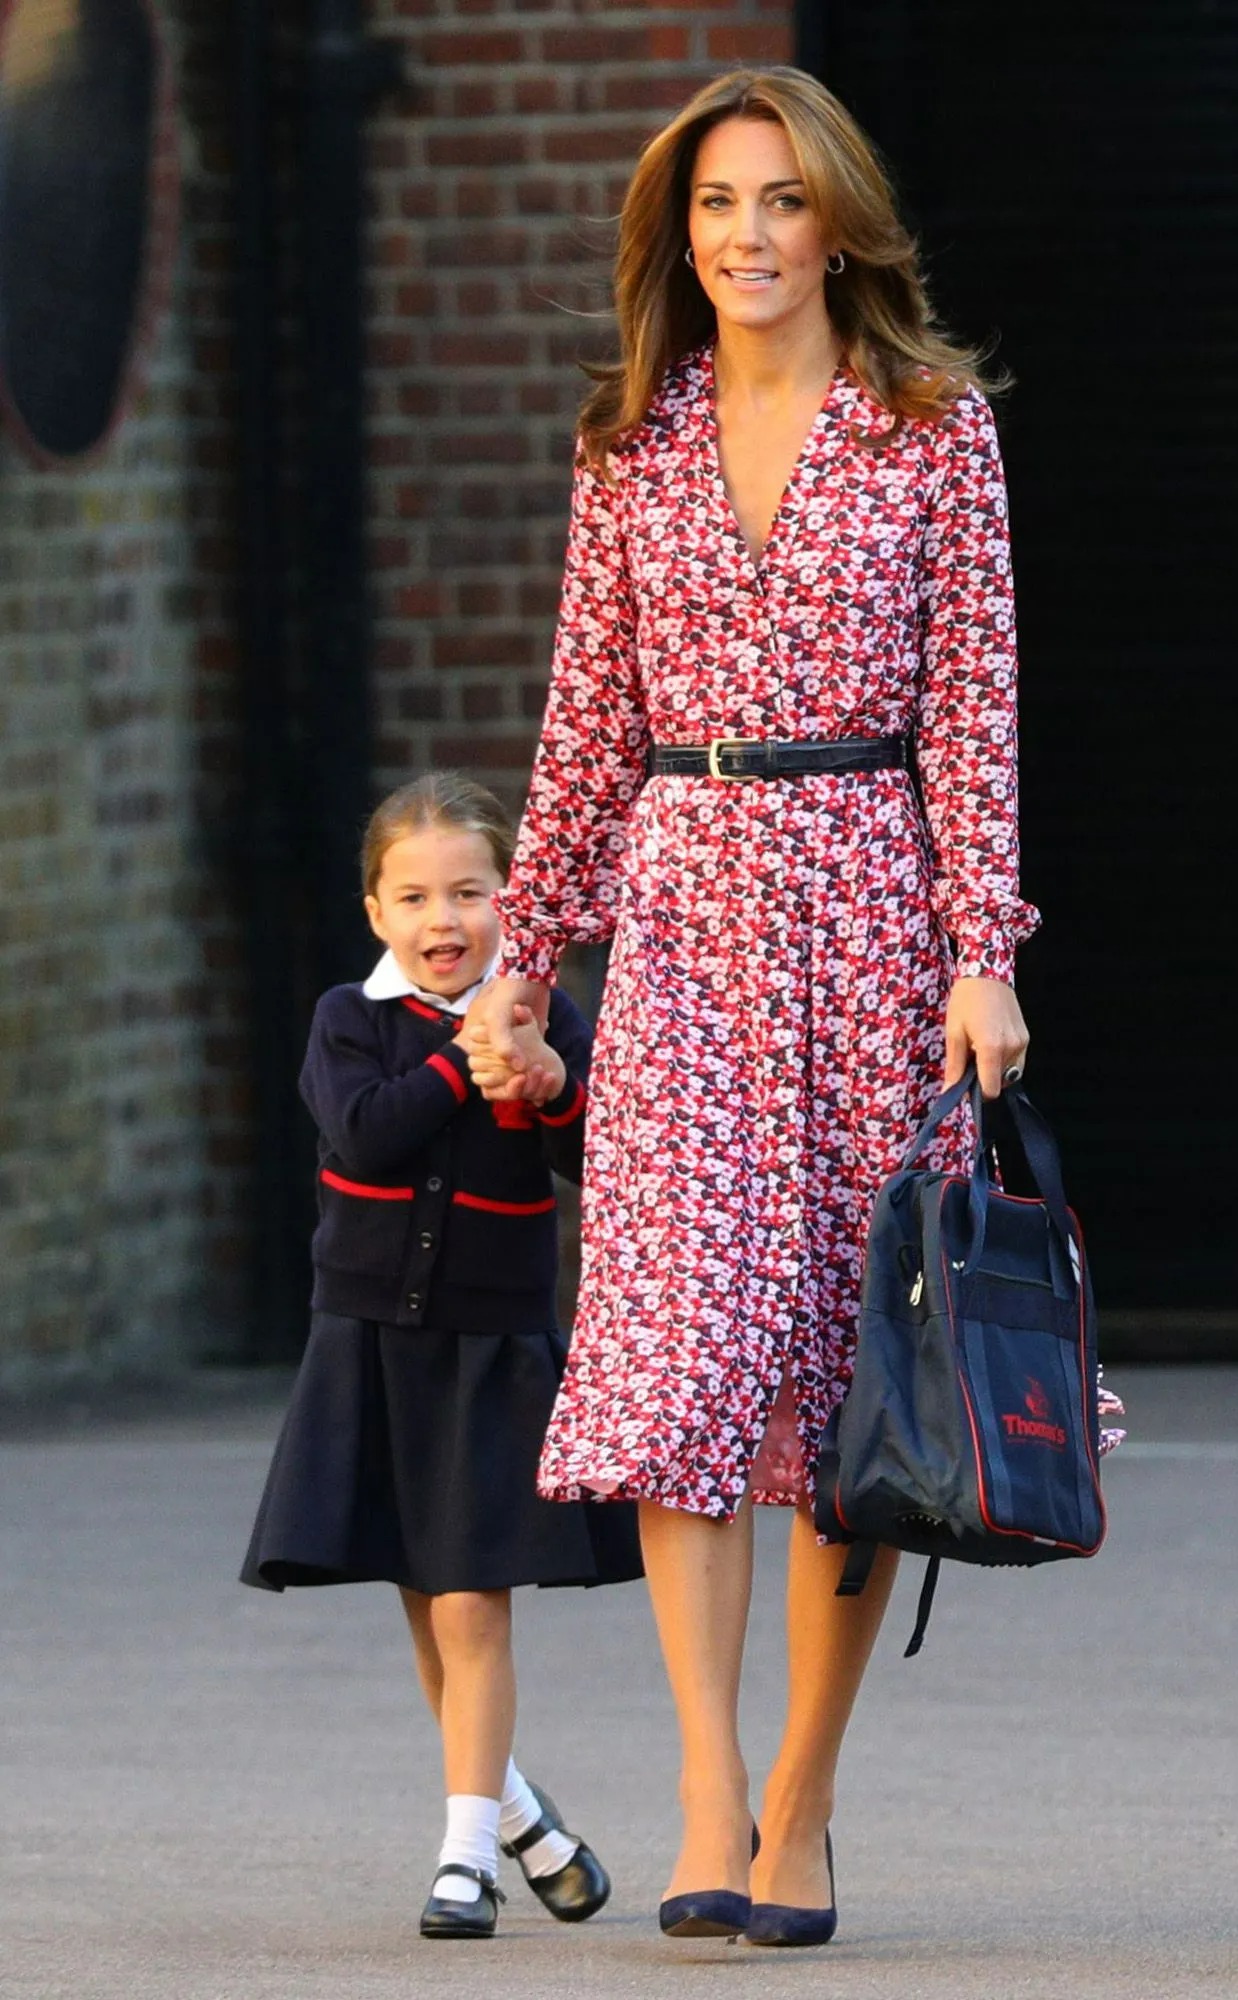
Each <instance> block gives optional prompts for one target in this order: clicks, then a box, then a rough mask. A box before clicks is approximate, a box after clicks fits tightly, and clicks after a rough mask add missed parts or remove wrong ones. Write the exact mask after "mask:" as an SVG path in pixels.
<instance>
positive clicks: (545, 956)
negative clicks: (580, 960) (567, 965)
mask: <svg viewBox="0 0 1238 2000" xmlns="http://www.w3.org/2000/svg"><path fill="white" fill-rule="evenodd" d="M564 950H565V945H564V943H563V941H562V940H560V939H558V938H548V937H544V936H539V935H538V934H537V933H536V932H533V931H523V930H510V931H505V932H504V935H503V949H502V951H501V953H500V955H499V976H500V978H502V979H536V980H539V981H540V982H541V984H542V985H543V986H553V985H554V983H555V979H556V977H557V974H558V970H559V960H560V959H561V958H562V956H563V953H564Z"/></svg>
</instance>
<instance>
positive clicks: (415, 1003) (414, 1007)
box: [400, 993, 450, 1021]
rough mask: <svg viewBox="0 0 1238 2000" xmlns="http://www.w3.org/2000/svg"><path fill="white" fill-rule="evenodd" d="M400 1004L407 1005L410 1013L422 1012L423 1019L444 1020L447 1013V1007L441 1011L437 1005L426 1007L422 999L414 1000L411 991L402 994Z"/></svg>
mask: <svg viewBox="0 0 1238 2000" xmlns="http://www.w3.org/2000/svg"><path fill="white" fill-rule="evenodd" d="M400 1004H401V1005H402V1006H404V1007H407V1008H408V1011H409V1013H410V1014H420V1015H421V1018H422V1020H423V1021H442V1020H443V1018H444V1015H445V1014H446V1009H445V1008H444V1009H442V1010H441V1011H440V1009H439V1008H437V1007H426V1006H424V1005H423V1004H422V1002H421V1001H420V1000H414V999H413V997H412V995H411V994H409V993H402V994H401V995H400ZM448 1018H450V1017H448Z"/></svg>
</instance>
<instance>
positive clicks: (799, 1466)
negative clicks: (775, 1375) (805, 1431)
mask: <svg viewBox="0 0 1238 2000" xmlns="http://www.w3.org/2000/svg"><path fill="white" fill-rule="evenodd" d="M750 1487H751V1491H752V1497H753V1499H754V1500H755V1501H756V1502H757V1503H758V1505H760V1506H766V1507H798V1506H799V1505H800V1504H801V1503H802V1502H803V1501H805V1500H807V1499H809V1498H810V1495H809V1491H808V1480H807V1478H806V1477H805V1473H804V1454H803V1452H802V1451H801V1449H800V1437H799V1423H798V1420H797V1417H796V1411H795V1384H794V1381H793V1377H792V1371H791V1368H790V1367H789V1366H788V1367H786V1368H784V1369H783V1372H782V1380H781V1381H780V1382H779V1384H778V1393H777V1395H776V1396H775V1397H774V1403H773V1408H772V1409H771V1410H770V1413H769V1422H768V1423H767V1424H766V1426H765V1435H764V1437H763V1438H762V1439H761V1442H760V1444H759V1445H758V1447H757V1455H756V1458H755V1459H754V1461H753V1466H752V1477H751V1480H750Z"/></svg>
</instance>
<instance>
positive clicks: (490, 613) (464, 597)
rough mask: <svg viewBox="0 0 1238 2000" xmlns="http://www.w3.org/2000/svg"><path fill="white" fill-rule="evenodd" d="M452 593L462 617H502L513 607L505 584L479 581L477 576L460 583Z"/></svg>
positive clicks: (458, 613)
mask: <svg viewBox="0 0 1238 2000" xmlns="http://www.w3.org/2000/svg"><path fill="white" fill-rule="evenodd" d="M452 595H453V596H454V598H455V604H456V612H457V615H458V616H459V617H461V618H500V617H502V616H503V615H504V614H505V613H506V612H507V611H509V610H510V608H511V607H510V605H509V603H508V598H509V595H510V593H509V591H508V589H507V586H506V585H505V584H502V583H479V582H478V581H477V579H476V577H473V578H470V579H469V580H468V581H466V582H463V583H458V584H457V585H456V587H455V590H454V591H453V593H452Z"/></svg>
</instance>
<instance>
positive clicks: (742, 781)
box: [709, 736, 761, 785]
mask: <svg viewBox="0 0 1238 2000" xmlns="http://www.w3.org/2000/svg"><path fill="white" fill-rule="evenodd" d="M760 741H761V738H760V737H759V736H715V737H714V739H713V742H712V743H711V744H710V746H709V775H710V777H711V778H717V780H718V782H719V784H723V785H755V784H756V782H757V780H758V778H759V776H760V773H759V772H758V771H724V770H723V769H722V767H721V765H720V764H719V762H718V759H719V757H721V756H722V755H723V754H724V753H725V752H726V751H728V750H743V749H746V748H747V746H748V745H749V744H750V743H759V742H760Z"/></svg>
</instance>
